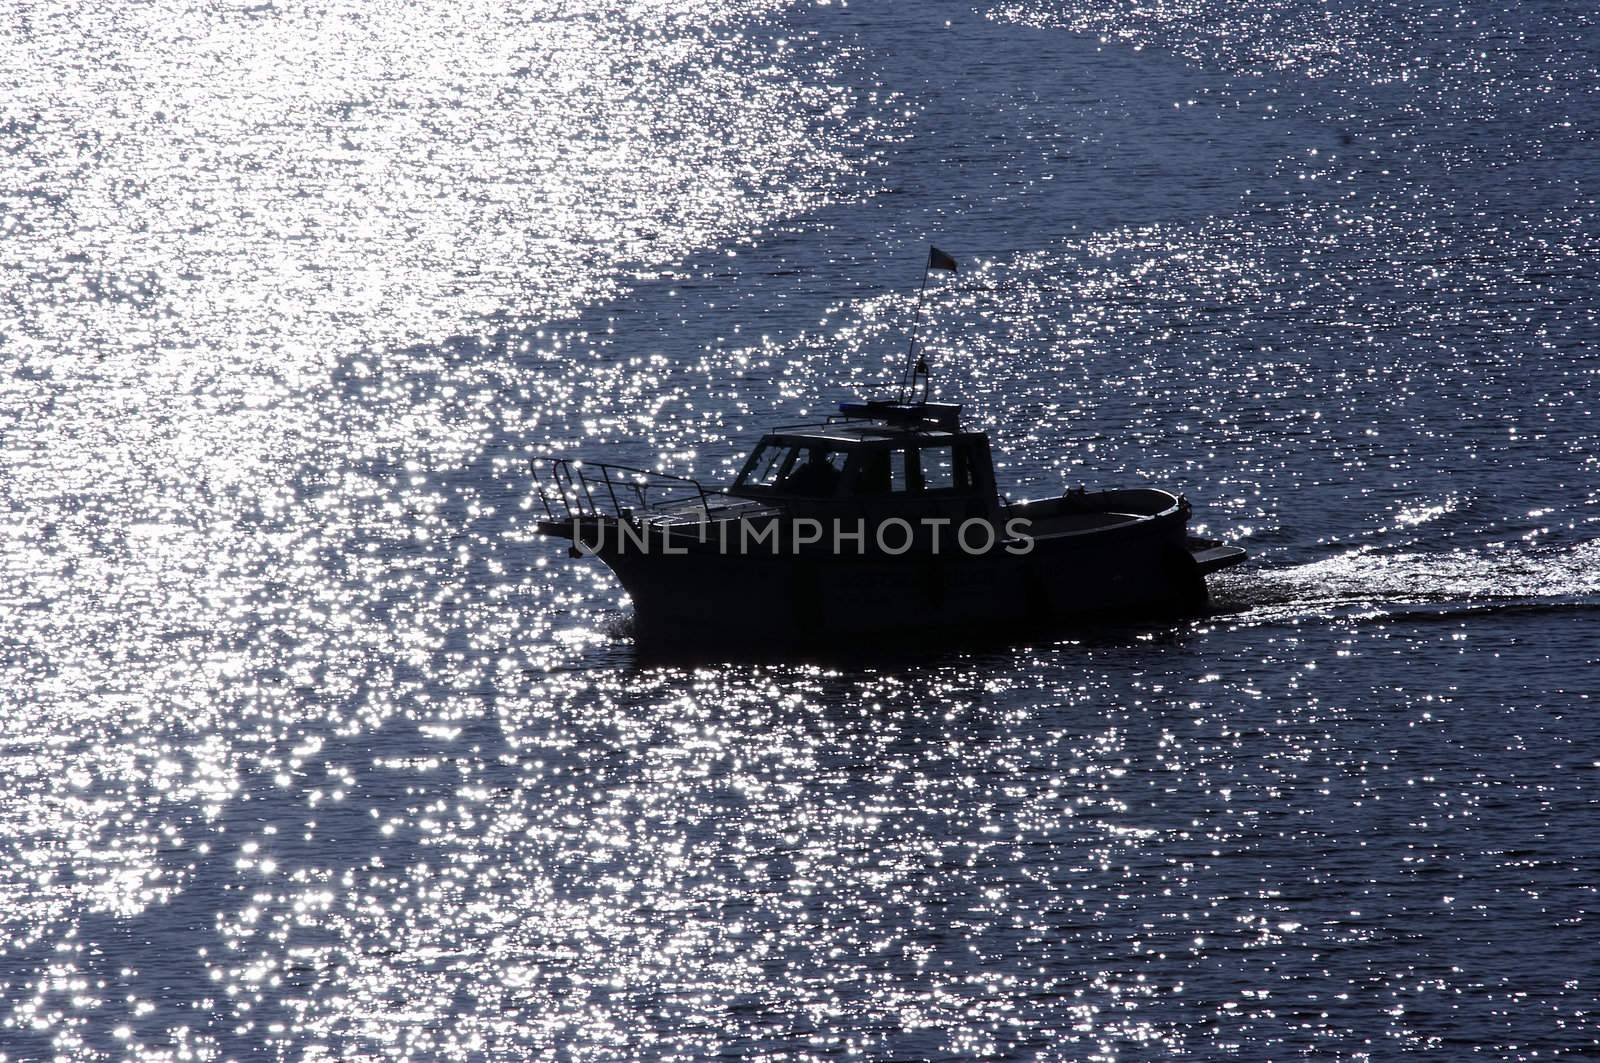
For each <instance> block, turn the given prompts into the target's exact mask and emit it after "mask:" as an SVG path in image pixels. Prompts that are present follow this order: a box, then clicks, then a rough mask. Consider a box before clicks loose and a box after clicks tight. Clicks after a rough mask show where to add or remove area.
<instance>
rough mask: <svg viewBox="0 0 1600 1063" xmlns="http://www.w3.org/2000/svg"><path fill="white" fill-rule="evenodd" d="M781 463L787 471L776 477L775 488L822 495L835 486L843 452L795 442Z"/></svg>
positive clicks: (842, 462) (837, 486)
mask: <svg viewBox="0 0 1600 1063" xmlns="http://www.w3.org/2000/svg"><path fill="white" fill-rule="evenodd" d="M794 450H795V452H794V455H793V456H791V457H790V459H789V461H787V462H786V463H785V465H786V466H787V467H788V471H787V472H785V473H784V474H783V478H782V479H780V480H779V481H778V488H779V490H783V491H789V492H792V493H794V494H797V495H811V496H813V497H823V496H827V495H831V494H833V493H834V492H835V491H837V490H838V489H839V481H840V480H841V479H842V478H843V476H844V459H845V452H844V451H842V450H829V449H828V448H827V447H820V446H818V447H812V446H804V445H802V446H798V447H795V448H794Z"/></svg>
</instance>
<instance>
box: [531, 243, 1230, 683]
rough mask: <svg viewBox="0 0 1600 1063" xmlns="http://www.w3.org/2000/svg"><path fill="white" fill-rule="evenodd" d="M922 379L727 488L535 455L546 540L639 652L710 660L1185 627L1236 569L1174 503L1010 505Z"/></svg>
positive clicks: (811, 432) (957, 413)
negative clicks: (572, 561) (565, 551)
mask: <svg viewBox="0 0 1600 1063" xmlns="http://www.w3.org/2000/svg"><path fill="white" fill-rule="evenodd" d="M935 253H936V254H942V253H939V252H937V250H935ZM930 261H937V260H933V259H930ZM951 262H952V264H951V266H950V267H948V268H953V260H951ZM924 287H926V273H925V274H924ZM913 335H914V334H913ZM912 344H913V346H912V351H913V353H914V352H915V350H916V348H915V339H913V341H912ZM929 378H930V374H929V372H928V369H927V363H926V360H925V359H924V358H916V360H915V361H914V362H912V363H911V365H910V367H909V368H908V373H907V375H906V377H904V378H903V380H902V388H901V391H900V392H899V393H898V394H897V396H896V397H895V398H894V399H884V400H876V401H866V402H846V403H843V404H841V405H840V406H839V409H838V413H836V414H833V415H831V416H828V417H826V418H824V419H823V420H821V421H816V422H812V423H807V424H800V425H789V426H785V427H779V428H774V429H773V430H771V431H769V432H767V433H765V434H763V435H762V436H761V437H760V440H759V441H758V442H757V443H756V445H755V447H754V449H753V450H751V452H750V453H749V455H748V456H747V457H746V459H745V461H744V464H743V466H742V468H741V469H740V471H739V473H738V475H737V476H736V477H735V478H734V480H733V482H732V483H731V484H728V485H725V486H708V485H706V484H703V483H701V482H700V481H698V480H696V479H693V478H689V477H683V476H676V475H670V474H666V473H662V472H660V471H653V470H646V469H639V468H631V467H628V466H623V465H617V464H611V463H606V462H589V461H584V460H582V459H576V458H566V457H556V456H545V457H539V458H534V459H533V460H532V463H531V467H532V475H533V482H534V485H535V488H536V492H535V493H536V496H537V500H538V504H540V505H541V506H542V507H543V519H541V520H539V521H538V530H539V531H540V532H541V533H543V534H544V535H546V536H552V537H556V538H559V539H565V540H567V541H568V542H569V552H570V554H571V555H572V556H573V557H585V556H591V557H596V558H598V559H599V560H600V561H601V562H603V563H604V564H605V565H606V566H607V567H609V568H610V569H611V571H612V572H613V573H615V574H616V577H617V579H618V580H619V581H620V582H621V584H622V586H623V588H624V589H625V590H626V591H627V593H628V596H629V597H630V598H631V599H632V604H633V611H634V619H633V630H634V636H635V639H636V642H637V644H638V645H639V646H640V647H641V648H662V649H669V650H670V649H673V648H676V647H682V648H685V649H690V650H699V651H713V652H714V651H718V650H722V649H734V648H756V649H761V650H775V651H780V652H785V651H786V652H805V651H809V650H813V649H821V648H826V647H850V646H855V647H861V646H869V645H880V644H883V643H885V642H906V643H923V642H927V641H930V640H936V641H939V642H949V641H954V642H957V643H959V642H963V641H974V640H978V639H982V640H986V641H987V640H989V639H993V638H996V637H999V638H1010V637H1012V636H1015V635H1017V634H1020V633H1024V632H1037V631H1040V630H1044V629H1050V628H1059V627H1063V626H1068V625H1073V624H1080V623H1083V622H1086V621H1098V620H1104V619H1108V618H1117V619H1136V618H1138V619H1142V618H1150V617H1177V616H1190V615H1195V614H1199V613H1203V612H1204V611H1205V610H1206V608H1207V604H1208V590H1207V587H1206V576H1207V575H1208V574H1210V573H1212V572H1215V571H1217V570H1219V569H1223V568H1226V567H1228V566H1230V565H1235V564H1238V563H1239V562H1241V561H1243V560H1245V557H1246V554H1245V551H1244V550H1242V549H1241V548H1239V547H1237V546H1233V545H1228V544H1224V543H1221V542H1218V541H1215V540H1210V539H1202V538H1199V537H1197V536H1193V535H1190V534H1189V532H1188V524H1189V519H1190V516H1191V507H1190V505H1189V503H1188V501H1187V500H1186V499H1185V498H1184V497H1183V496H1182V495H1181V494H1174V493H1171V492H1168V491H1163V490H1157V489H1153V488H1135V489H1122V490H1098V491H1089V490H1085V489H1082V488H1079V489H1076V490H1067V491H1063V492H1062V493H1060V494H1057V495H1055V496H1053V497H1048V498H1038V499H1032V500H1027V501H1019V502H1012V501H1009V500H1007V499H1006V498H1005V497H1003V496H1002V494H1001V491H1000V488H999V486H998V485H997V483H996V480H995V473H994V461H993V458H992V456H991V450H990V443H989V437H988V435H987V434H986V433H984V432H981V431H973V430H971V429H968V428H965V427H963V425H962V422H961V407H960V405H959V404H955V403H944V402H933V401H929V397H928V395H929V384H930V379H929ZM919 379H920V380H921V382H922V390H921V395H920V397H917V392H916V384H917V382H918V380H919ZM907 385H909V386H907Z"/></svg>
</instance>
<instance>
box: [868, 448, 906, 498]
mask: <svg viewBox="0 0 1600 1063" xmlns="http://www.w3.org/2000/svg"><path fill="white" fill-rule="evenodd" d="M856 462H857V469H858V471H857V473H856V484H855V493H856V494H858V495H886V494H891V493H893V494H904V493H905V491H906V489H907V485H908V484H909V483H910V480H909V479H908V478H907V476H906V452H905V451H904V450H890V449H889V448H888V447H873V448H872V449H870V450H859V451H857V452H856Z"/></svg>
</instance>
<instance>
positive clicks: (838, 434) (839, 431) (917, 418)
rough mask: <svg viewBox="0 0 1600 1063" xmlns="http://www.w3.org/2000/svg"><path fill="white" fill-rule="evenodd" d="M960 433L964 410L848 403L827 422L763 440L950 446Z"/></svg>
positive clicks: (781, 430) (784, 429) (786, 428)
mask: <svg viewBox="0 0 1600 1063" xmlns="http://www.w3.org/2000/svg"><path fill="white" fill-rule="evenodd" d="M974 434H981V433H971V432H963V431H961V407H960V405H959V404H957V403H948V402H915V403H904V402H846V403H841V404H840V406H839V412H838V413H837V414H835V415H833V416H831V417H829V418H828V419H827V420H825V421H813V422H809V423H806V424H793V425H782V426H780V427H778V428H774V429H772V430H771V431H770V432H768V433H767V434H766V436H765V437H764V438H767V439H773V438H781V439H786V440H792V441H795V442H800V443H804V442H816V443H818V444H828V445H833V446H837V445H839V444H863V443H877V442H889V441H895V442H910V441H917V442H927V443H934V444H937V443H941V442H949V441H951V440H953V439H957V438H960V437H962V436H968V435H974Z"/></svg>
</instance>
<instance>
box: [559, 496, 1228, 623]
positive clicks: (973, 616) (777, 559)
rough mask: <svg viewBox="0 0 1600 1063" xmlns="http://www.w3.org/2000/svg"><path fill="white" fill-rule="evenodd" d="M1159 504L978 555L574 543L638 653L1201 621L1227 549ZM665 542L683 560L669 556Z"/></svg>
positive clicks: (598, 540) (779, 545) (690, 541)
mask: <svg viewBox="0 0 1600 1063" xmlns="http://www.w3.org/2000/svg"><path fill="white" fill-rule="evenodd" d="M1150 494H1154V492H1150ZM1163 497H1164V498H1165V499H1167V500H1170V502H1171V503H1172V504H1171V505H1169V506H1166V507H1165V508H1164V509H1162V510H1161V511H1159V512H1156V513H1153V514H1149V515H1146V516H1142V517H1138V518H1136V519H1133V520H1131V522H1129V523H1125V524H1122V525H1119V526H1116V527H1113V528H1108V529H1106V530H1104V531H1092V530H1091V531H1087V532H1072V533H1065V534H1055V535H1043V536H1040V537H1039V538H1037V539H1032V540H1030V543H1029V546H1030V548H1029V549H1027V550H1026V551H1023V550H1022V549H1021V546H1020V544H1018V543H1017V542H1015V541H1011V542H1008V543H1004V544H1002V543H997V544H996V545H995V546H993V548H991V549H988V550H986V551H984V552H982V553H976V554H974V553H968V552H965V551H963V550H961V549H953V548H951V549H945V550H944V551H942V552H939V553H933V552H930V551H929V550H927V549H919V550H916V551H912V552H907V553H903V554H898V555H890V554H886V553H883V552H881V551H875V550H873V551H867V552H859V553H855V552H843V553H841V552H835V551H831V550H830V551H821V550H816V549H795V548H793V547H791V545H790V543H789V542H788V541H786V540H785V539H784V538H783V537H782V536H779V537H778V539H777V540H776V541H775V542H773V543H772V544H771V547H770V549H761V550H757V551H738V550H730V549H729V548H728V545H727V543H726V542H718V541H717V536H715V535H714V534H713V535H711V536H709V537H708V536H706V535H705V534H704V532H701V533H699V534H696V533H695V532H694V531H692V530H687V529H679V531H678V532H677V533H676V534H675V536H669V537H667V538H663V540H662V541H661V543H660V544H658V545H657V547H656V548H655V549H644V550H642V549H639V548H637V547H634V548H633V549H628V548H627V543H626V542H622V543H619V541H618V537H617V536H616V535H610V536H607V535H604V534H601V532H602V531H603V529H602V528H601V527H600V526H599V525H595V526H594V527H593V528H592V529H591V530H590V531H591V534H581V533H580V534H579V535H577V536H575V539H578V540H582V541H585V542H586V543H594V544H598V548H597V549H594V550H592V551H591V550H587V549H586V550H585V552H592V553H593V554H594V555H595V556H598V557H599V558H600V560H602V561H603V562H605V564H606V565H607V566H609V567H610V568H611V569H612V571H613V572H615V573H616V575H617V577H618V579H619V580H620V581H621V583H622V585H623V587H624V588H625V589H626V590H627V592H628V594H629V596H630V597H631V598H632V600H633V605H634V612H635V622H634V623H635V633H636V638H637V640H638V642H639V643H640V644H641V646H649V647H662V648H670V647H678V646H682V647H690V648H713V647H715V648H722V647H732V646H739V647H773V648H778V649H809V648H813V647H819V646H849V645H860V644H862V643H863V641H864V640H875V641H876V640H890V639H892V640H896V641H902V640H907V639H912V640H915V639H921V638H925V637H927V636H947V637H952V638H955V639H958V640H967V639H971V640H976V639H981V638H985V637H993V636H999V637H1009V636H1010V635H1012V634H1013V633H1015V632H1017V631H1020V630H1037V629H1043V628H1049V627H1052V626H1062V625H1067V624H1071V623H1074V622H1080V621H1082V620H1084V619H1086V618H1090V617H1097V618H1103V617H1119V618H1138V617H1171V616H1178V615H1192V614H1195V613H1198V612H1201V611H1203V610H1204V609H1205V608H1206V604H1207V593H1206V585H1205V578H1204V569H1205V567H1206V564H1209V565H1211V566H1212V567H1217V566H1216V562H1217V559H1218V555H1217V554H1216V552H1215V551H1216V548H1217V544H1214V543H1213V544H1199V543H1198V541H1191V540H1190V539H1189V538H1188V536H1187V530H1186V524H1187V517H1188V507H1187V506H1186V505H1183V504H1181V503H1179V502H1178V500H1177V499H1175V498H1173V497H1172V496H1170V495H1164V494H1163ZM613 530H614V529H613ZM702 539H706V540H708V541H702ZM668 545H671V546H672V547H673V548H674V552H671V553H668V552H667V551H666V550H665V549H663V548H662V547H664V546H668ZM1205 547H1209V548H1211V553H1210V554H1209V555H1208V556H1209V557H1210V559H1211V560H1210V561H1209V562H1207V563H1206V564H1203V563H1202V562H1201V561H1197V560H1196V558H1197V555H1200V551H1201V549H1203V548H1205ZM1222 549H1225V550H1234V548H1222ZM1236 552H1237V553H1238V555H1239V557H1242V556H1243V553H1242V551H1236ZM1231 560H1232V558H1231V557H1230V558H1229V560H1228V562H1225V563H1229V562H1231Z"/></svg>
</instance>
